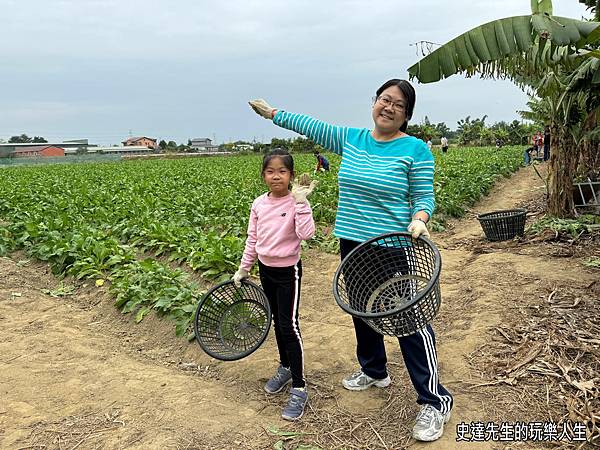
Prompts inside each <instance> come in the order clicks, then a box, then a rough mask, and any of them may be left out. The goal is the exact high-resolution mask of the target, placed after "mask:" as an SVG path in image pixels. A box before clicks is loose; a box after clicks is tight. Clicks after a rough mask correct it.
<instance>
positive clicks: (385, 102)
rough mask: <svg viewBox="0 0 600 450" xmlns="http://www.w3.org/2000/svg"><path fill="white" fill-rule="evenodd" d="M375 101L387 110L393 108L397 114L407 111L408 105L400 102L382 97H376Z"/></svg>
mask: <svg viewBox="0 0 600 450" xmlns="http://www.w3.org/2000/svg"><path fill="white" fill-rule="evenodd" d="M373 100H374V101H376V102H379V104H380V105H381V106H383V107H384V108H387V107H388V106H391V107H392V108H394V111H396V112H403V111H406V105H405V104H404V103H399V102H396V103H395V102H394V101H392V99H391V98H389V97H386V96H380V97H375V98H374V99H373Z"/></svg>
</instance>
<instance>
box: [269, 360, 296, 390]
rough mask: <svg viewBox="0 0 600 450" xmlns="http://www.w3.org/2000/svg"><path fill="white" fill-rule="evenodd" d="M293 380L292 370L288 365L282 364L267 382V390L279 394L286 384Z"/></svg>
mask: <svg viewBox="0 0 600 450" xmlns="http://www.w3.org/2000/svg"><path fill="white" fill-rule="evenodd" d="M291 382H292V372H291V371H290V369H288V368H287V367H283V366H282V365H280V366H279V367H278V368H277V372H275V375H273V376H272V377H271V379H270V380H269V381H267V384H265V392H266V393H267V394H277V393H278V392H281V391H282V389H283V388H284V387H285V385H286V384H288V383H291Z"/></svg>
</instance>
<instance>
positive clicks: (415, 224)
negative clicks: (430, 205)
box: [407, 219, 430, 239]
mask: <svg viewBox="0 0 600 450" xmlns="http://www.w3.org/2000/svg"><path fill="white" fill-rule="evenodd" d="M407 230H408V232H409V233H411V234H412V237H413V238H414V239H417V238H418V237H419V236H423V237H427V238H428V237H430V236H429V231H427V225H425V222H423V221H421V220H419V219H414V220H413V221H412V222H411V223H410V225H409V226H408V228H407Z"/></svg>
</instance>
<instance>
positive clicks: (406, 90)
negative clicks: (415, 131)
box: [375, 78, 417, 132]
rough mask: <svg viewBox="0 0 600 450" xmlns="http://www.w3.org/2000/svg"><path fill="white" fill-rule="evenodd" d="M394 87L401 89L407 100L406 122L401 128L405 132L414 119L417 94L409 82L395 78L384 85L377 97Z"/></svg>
mask: <svg viewBox="0 0 600 450" xmlns="http://www.w3.org/2000/svg"><path fill="white" fill-rule="evenodd" d="M392 86H396V87H397V88H398V89H400V91H401V92H402V95H404V98H405V99H406V121H405V122H404V123H403V124H402V126H401V127H400V131H402V132H404V131H406V128H407V127H408V121H409V120H410V119H411V118H412V115H413V110H414V109H415V103H416V101H417V94H416V92H415V88H414V87H412V84H410V83H409V82H408V81H406V80H400V79H398V78H393V79H391V80H388V81H386V82H385V83H383V84H382V85H381V87H380V88H379V89H377V91H376V92H375V95H376V96H377V97H379V96H380V95H381V93H382V92H383V91H385V90H386V89H387V88H389V87H392Z"/></svg>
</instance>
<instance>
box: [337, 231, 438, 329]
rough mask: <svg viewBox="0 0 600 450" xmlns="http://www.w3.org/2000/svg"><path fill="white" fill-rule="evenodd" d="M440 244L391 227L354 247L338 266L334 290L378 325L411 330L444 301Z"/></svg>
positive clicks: (346, 305)
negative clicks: (392, 231)
mask: <svg viewBox="0 0 600 450" xmlns="http://www.w3.org/2000/svg"><path fill="white" fill-rule="evenodd" d="M441 266H442V259H441V257H440V252H439V250H438V249H437V248H436V247H435V245H433V243H432V242H431V241H430V240H429V239H426V238H422V237H421V238H418V239H413V238H412V236H411V235H410V234H409V233H391V234H384V235H381V236H377V237H375V238H373V239H370V240H368V241H366V242H364V243H362V244H360V245H359V246H357V247H356V248H355V249H354V250H352V251H351V252H350V253H349V254H348V255H347V256H346V257H345V258H344V260H343V261H342V264H341V265H340V266H339V267H338V269H337V271H336V273H335V276H334V280H333V296H334V297H335V300H336V302H337V304H338V305H339V306H340V307H341V308H342V309H343V310H344V311H346V312H347V313H348V314H351V315H352V316H354V317H358V318H360V319H362V320H364V321H365V322H366V323H367V324H368V325H369V326H370V327H371V328H373V329H374V330H375V331H377V332H379V333H381V334H386V335H390V336H398V337H402V336H409V335H411V334H414V333H416V332H417V331H418V330H420V329H421V328H423V327H425V326H426V325H427V324H428V323H429V322H431V320H433V318H434V317H435V315H436V314H437V312H438V310H439V308H440V303H441V299H442V297H441V293H440V284H439V277H440V270H441Z"/></svg>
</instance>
